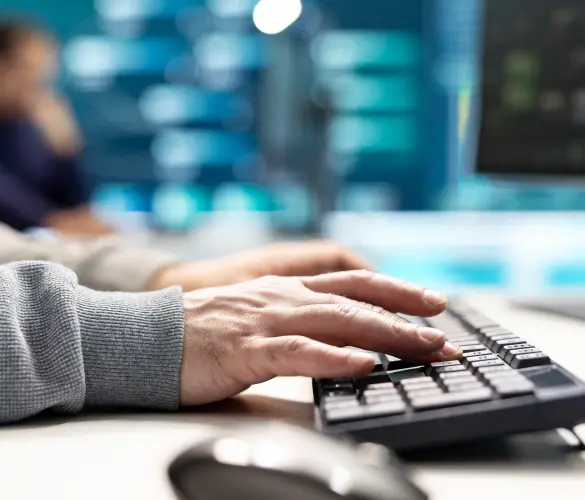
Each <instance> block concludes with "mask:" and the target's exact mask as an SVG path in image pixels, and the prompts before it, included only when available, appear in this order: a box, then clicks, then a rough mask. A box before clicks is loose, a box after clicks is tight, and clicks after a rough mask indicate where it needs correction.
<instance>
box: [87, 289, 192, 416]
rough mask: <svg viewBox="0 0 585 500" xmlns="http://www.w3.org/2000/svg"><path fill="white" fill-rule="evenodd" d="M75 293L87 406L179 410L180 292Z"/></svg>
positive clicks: (181, 313)
mask: <svg viewBox="0 0 585 500" xmlns="http://www.w3.org/2000/svg"><path fill="white" fill-rule="evenodd" d="M79 288H80V290H79V293H78V304H77V306H78V314H79V320H80V324H81V325H80V326H81V339H82V349H83V359H84V366H85V384H86V397H85V406H86V407H93V408H95V407H114V406H116V407H142V408H153V409H169V410H171V409H176V408H178V406H179V377H180V369H181V356H182V346H183V333H184V305H183V298H182V295H181V289H180V288H179V287H175V288H170V289H166V290H162V291H159V292H149V293H137V294H129V293H105V292H96V291H93V290H89V289H87V288H84V287H79Z"/></svg>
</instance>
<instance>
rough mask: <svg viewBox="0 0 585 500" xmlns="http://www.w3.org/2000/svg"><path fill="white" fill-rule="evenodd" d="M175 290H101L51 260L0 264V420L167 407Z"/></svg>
mask: <svg viewBox="0 0 585 500" xmlns="http://www.w3.org/2000/svg"><path fill="white" fill-rule="evenodd" d="M183 314H184V313H183V300H182V296H181V290H180V289H179V288H178V287H177V288H171V289H167V290H162V291H160V292H150V293H137V294H128V293H120V292H119V293H106V292H96V291H92V290H89V289H87V288H84V287H82V286H79V284H78V283H77V278H76V276H75V274H74V273H73V272H71V271H70V270H68V269H66V268H64V267H61V266H59V265H56V264H47V263H41V262H18V263H15V264H11V265H5V266H0V422H13V421H17V420H21V419H23V418H26V417H29V416H32V415H35V414H37V413H39V412H41V411H44V410H49V409H51V410H54V411H58V412H68V413H73V412H78V411H80V410H82V409H83V408H98V407H115V406H124V407H131V406H134V407H144V408H155V409H175V408H177V407H178V402H179V373H180V365H181V352H182V342H183V331H184V318H183Z"/></svg>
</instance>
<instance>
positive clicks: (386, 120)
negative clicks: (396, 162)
mask: <svg viewBox="0 0 585 500" xmlns="http://www.w3.org/2000/svg"><path fill="white" fill-rule="evenodd" d="M417 125H418V123H417V117H416V116H414V115H397V116H360V115H357V116H356V115H345V116H344V115H339V116H338V117H336V118H334V119H333V121H332V124H331V143H332V148H333V150H334V151H335V152H338V153H361V152H382V151H383V152H397V153H413V152H414V151H415V149H416V147H417V137H418V127H417Z"/></svg>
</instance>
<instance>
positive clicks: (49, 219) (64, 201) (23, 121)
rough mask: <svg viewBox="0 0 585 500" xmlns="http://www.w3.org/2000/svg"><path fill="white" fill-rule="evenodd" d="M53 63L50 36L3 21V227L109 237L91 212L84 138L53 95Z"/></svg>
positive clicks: (0, 46) (0, 156)
mask: <svg viewBox="0 0 585 500" xmlns="http://www.w3.org/2000/svg"><path fill="white" fill-rule="evenodd" d="M57 61H58V49H57V45H56V43H55V42H54V41H53V40H52V39H51V37H50V36H49V35H48V34H46V33H45V32H43V31H42V30H40V29H38V28H36V27H34V26H32V25H29V24H27V23H26V22H23V21H20V20H18V21H16V20H2V19H0V222H4V223H5V224H8V225H9V226H11V227H13V228H15V229H17V230H19V231H23V230H27V229H30V228H35V227H48V228H53V229H55V230H57V231H59V232H61V233H63V234H70V235H99V234H106V233H110V232H112V231H111V229H110V228H109V227H107V226H106V225H105V224H103V223H102V222H100V221H99V219H98V218H97V217H96V216H94V214H92V212H91V210H90V208H89V206H88V197H89V193H88V191H87V188H86V185H85V183H84V180H83V176H82V174H81V171H80V169H79V166H78V164H77V162H78V158H79V154H80V151H81V148H82V139H81V135H80V133H79V130H78V129H77V127H76V124H75V120H74V118H73V116H72V113H71V112H70V110H69V108H68V106H67V103H66V102H65V100H64V99H62V98H61V97H60V96H58V95H57V94H56V93H55V92H54V90H53V88H52V82H53V79H54V77H55V74H56V72H57V66H58V62H57Z"/></svg>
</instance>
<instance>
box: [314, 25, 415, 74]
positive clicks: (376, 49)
mask: <svg viewBox="0 0 585 500" xmlns="http://www.w3.org/2000/svg"><path fill="white" fill-rule="evenodd" d="M312 55H313V59H314V60H315V61H316V62H317V64H318V65H319V66H321V67H323V68H328V69H355V68H372V67H373V68H380V67H382V68H388V67H391V68H403V69H404V68H406V69H408V68H413V67H415V66H417V65H418V63H419V61H420V59H421V47H420V38H419V36H418V35H417V34H416V33H411V32H406V31H404V32H400V31H395V32H375V31H350V30H348V31H329V32H327V33H325V34H323V35H320V36H319V37H317V38H316V39H315V40H314V42H313V46H312Z"/></svg>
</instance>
